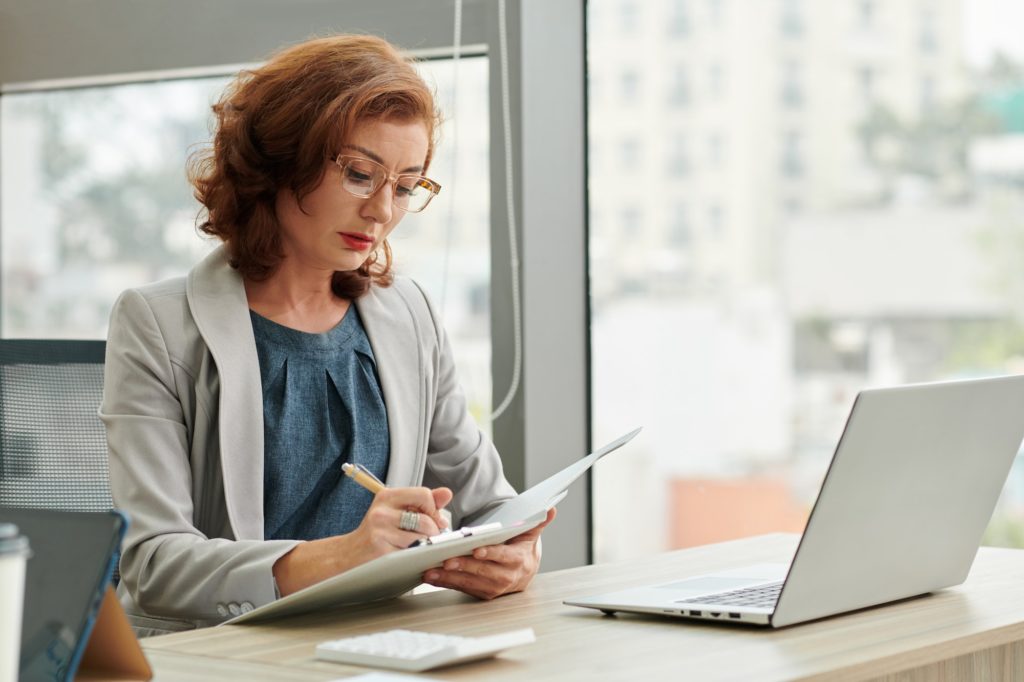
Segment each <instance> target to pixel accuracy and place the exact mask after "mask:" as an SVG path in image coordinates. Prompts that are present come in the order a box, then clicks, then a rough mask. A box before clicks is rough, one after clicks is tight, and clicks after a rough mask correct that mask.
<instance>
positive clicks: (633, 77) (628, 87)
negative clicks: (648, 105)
mask: <svg viewBox="0 0 1024 682" xmlns="http://www.w3.org/2000/svg"><path fill="white" fill-rule="evenodd" d="M620 85H621V96H622V100H623V102H625V103H633V102H635V101H636V99H637V97H639V96H640V74H639V73H637V72H636V71H634V70H633V69H629V70H626V71H623V72H622V76H621V77H620Z"/></svg>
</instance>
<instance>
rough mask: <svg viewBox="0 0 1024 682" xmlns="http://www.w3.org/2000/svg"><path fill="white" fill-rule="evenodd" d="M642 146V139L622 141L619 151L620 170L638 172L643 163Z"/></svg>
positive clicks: (630, 137)
mask: <svg viewBox="0 0 1024 682" xmlns="http://www.w3.org/2000/svg"><path fill="white" fill-rule="evenodd" d="M641 150H642V145H641V142H640V139H639V138H637V137H634V136H629V137H626V138H625V139H623V140H622V146H621V147H620V150H619V163H620V166H619V170H620V171H632V172H636V171H637V170H639V168H640V164H641V163H642V158H641V156H642V155H641Z"/></svg>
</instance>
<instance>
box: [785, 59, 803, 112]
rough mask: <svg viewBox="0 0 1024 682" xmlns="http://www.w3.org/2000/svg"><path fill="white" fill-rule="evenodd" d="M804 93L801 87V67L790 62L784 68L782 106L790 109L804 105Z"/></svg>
mask: <svg viewBox="0 0 1024 682" xmlns="http://www.w3.org/2000/svg"><path fill="white" fill-rule="evenodd" d="M803 102H804V93H803V88H802V87H801V85H800V65H799V64H798V63H797V62H795V61H788V62H786V63H785V64H783V67H782V104H783V105H784V106H785V107H787V108H789V109H798V108H800V107H801V106H802V105H803Z"/></svg>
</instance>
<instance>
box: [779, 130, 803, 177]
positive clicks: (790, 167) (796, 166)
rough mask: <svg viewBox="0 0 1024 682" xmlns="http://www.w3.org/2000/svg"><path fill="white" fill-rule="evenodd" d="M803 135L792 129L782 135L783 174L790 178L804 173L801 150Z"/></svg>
mask: <svg viewBox="0 0 1024 682" xmlns="http://www.w3.org/2000/svg"><path fill="white" fill-rule="evenodd" d="M800 147H801V135H800V133H798V132H795V131H790V132H788V133H786V134H785V135H783V136H782V161H781V162H780V163H781V167H782V174H783V175H785V176H786V177H789V178H798V177H800V176H801V175H803V174H804V164H803V157H802V155H801V151H800Z"/></svg>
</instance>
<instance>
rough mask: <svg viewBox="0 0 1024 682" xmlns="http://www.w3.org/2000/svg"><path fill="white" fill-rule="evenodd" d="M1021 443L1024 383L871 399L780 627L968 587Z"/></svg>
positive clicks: (829, 483)
mask: <svg viewBox="0 0 1024 682" xmlns="http://www.w3.org/2000/svg"><path fill="white" fill-rule="evenodd" d="M1022 438H1024V376H1012V377H999V378H994V379H978V380H971V381H954V382H942V383H934V384H919V385H911V386H900V387H896V388H884V389H869V390H864V391H861V393H860V394H859V395H858V397H857V400H856V401H855V403H854V406H853V409H852V410H851V412H850V417H849V420H848V422H847V425H846V429H845V431H844V432H843V437H842V439H841V440H840V442H839V445H838V446H837V448H836V453H835V456H834V457H833V459H832V464H831V466H830V467H829V470H828V473H827V474H826V476H825V480H824V482H823V484H822V488H821V492H820V493H819V494H818V499H817V502H816V503H815V505H814V509H813V510H812V512H811V516H810V520H809V521H808V524H807V528H806V529H805V531H804V534H803V538H802V539H801V541H800V546H799V548H798V549H797V553H796V556H795V557H794V559H793V563H792V565H791V567H790V572H789V576H788V578H787V580H786V584H785V587H784V588H783V590H782V594H781V595H780V597H779V601H778V604H777V606H776V609H775V614H774V615H773V617H772V625H774V626H776V627H780V626H784V625H788V624H791V623H799V622H803V621H808V620H813V619H815V618H821V617H824V616H828V615H832V614H836V613H842V612H844V611H852V610H855V609H859V608H864V607H867V606H873V605H875V604H880V603H884V602H887V601H893V600H896V599H902V598H904V597H910V596H914V595H918V594H922V593H925V592H930V591H933V590H937V589H939V588H942V587H948V586H950V585H956V584H959V583H961V582H963V580H964V579H965V578H966V577H967V573H968V571H969V570H970V567H971V563H972V562H973V561H974V555H975V554H976V553H977V549H978V545H979V543H980V541H981V535H982V533H983V532H984V530H985V526H986V525H987V523H988V520H989V518H990V517H991V515H992V511H993V509H994V507H995V504H996V501H997V500H998V498H999V493H1000V491H1001V490H1002V487H1003V484H1004V482H1005V480H1006V477H1007V474H1008V472H1009V469H1010V466H1011V465H1012V463H1013V460H1014V457H1015V455H1016V454H1017V452H1018V450H1019V449H1020V445H1021V440H1022Z"/></svg>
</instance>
